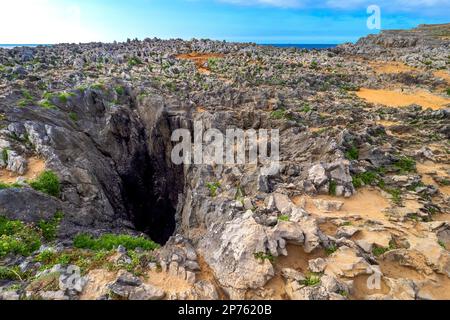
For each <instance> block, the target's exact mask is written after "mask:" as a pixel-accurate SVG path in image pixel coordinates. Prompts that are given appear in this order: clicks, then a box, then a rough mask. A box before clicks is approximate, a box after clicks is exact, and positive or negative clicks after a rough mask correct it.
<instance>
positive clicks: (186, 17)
mask: <svg viewBox="0 0 450 320" xmlns="http://www.w3.org/2000/svg"><path fill="white" fill-rule="evenodd" d="M369 5H377V6H379V8H380V9H381V20H380V21H381V29H406V28H412V27H415V26H417V25H418V24H422V23H446V22H450V0H370V1H366V0H126V1H124V0H120V1H115V0H0V43H2V44H25V43H26V44H35V43H36V44H37V43H41V44H53V43H61V42H64V43H67V42H71V43H72V42H75V43H78V42H91V41H103V42H112V41H125V40H126V39H127V38H130V39H134V38H138V39H144V38H147V37H149V38H153V37H158V38H163V39H169V38H182V39H191V38H210V39H217V40H227V41H240V42H257V43H272V44H276V43H291V44H292V43H301V44H310V43H314V44H321V43H326V44H332V43H344V42H354V41H356V40H357V39H358V38H360V37H362V36H365V35H367V34H370V33H377V32H379V31H378V30H374V29H369V28H368V27H367V20H368V18H369V16H370V14H369V13H368V12H367V8H368V7H369Z"/></svg>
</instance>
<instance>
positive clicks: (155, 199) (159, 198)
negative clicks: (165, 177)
mask: <svg viewBox="0 0 450 320" xmlns="http://www.w3.org/2000/svg"><path fill="white" fill-rule="evenodd" d="M131 167H132V168H135V170H132V171H130V172H128V173H127V174H126V175H123V176H122V183H123V192H122V194H123V198H124V202H125V208H126V209H127V211H128V216H129V218H130V220H131V221H132V222H133V224H134V226H135V228H136V230H137V231H140V232H143V233H145V234H147V235H148V236H149V237H150V238H151V239H152V240H153V241H155V242H157V243H159V244H161V245H164V244H165V243H166V242H167V240H169V238H170V237H171V236H172V235H173V233H174V232H175V214H176V203H173V201H172V200H171V197H170V190H168V189H167V186H165V185H164V181H158V179H159V175H158V174H157V172H156V170H155V168H154V167H153V166H152V165H151V161H150V157H148V156H146V155H140V156H136V157H134V158H133V159H132V161H131ZM161 187H163V188H161Z"/></svg>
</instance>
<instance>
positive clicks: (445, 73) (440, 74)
mask: <svg viewBox="0 0 450 320" xmlns="http://www.w3.org/2000/svg"><path fill="white" fill-rule="evenodd" d="M434 76H435V77H436V78H441V79H444V80H445V81H447V83H448V84H450V73H449V72H448V71H445V70H439V71H436V72H434Z"/></svg>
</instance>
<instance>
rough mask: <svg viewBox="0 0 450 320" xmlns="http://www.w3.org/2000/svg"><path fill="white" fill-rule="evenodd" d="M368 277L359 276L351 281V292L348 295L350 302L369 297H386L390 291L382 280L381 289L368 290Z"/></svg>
mask: <svg viewBox="0 0 450 320" xmlns="http://www.w3.org/2000/svg"><path fill="white" fill-rule="evenodd" d="M369 277H370V276H368V275H360V276H357V277H355V278H354V279H353V290H352V292H351V295H350V299H351V300H365V299H367V297H368V296H371V295H376V294H377V295H378V294H381V295H387V294H389V292H390V291H391V289H390V288H389V286H388V285H387V284H386V282H385V281H384V280H381V289H379V290H377V289H373V290H371V289H369V287H368V285H367V282H368V280H369Z"/></svg>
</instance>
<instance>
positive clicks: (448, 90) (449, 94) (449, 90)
mask: <svg viewBox="0 0 450 320" xmlns="http://www.w3.org/2000/svg"><path fill="white" fill-rule="evenodd" d="M447 95H448V96H450V88H448V89H447Z"/></svg>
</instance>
